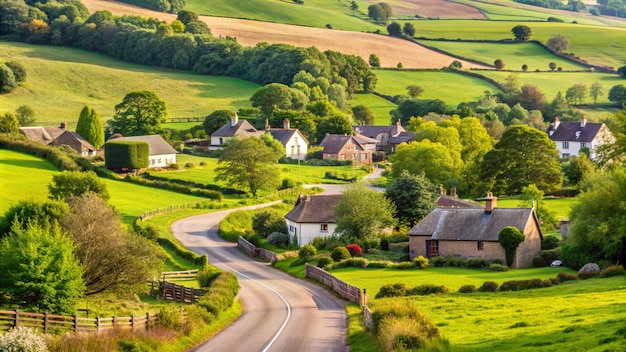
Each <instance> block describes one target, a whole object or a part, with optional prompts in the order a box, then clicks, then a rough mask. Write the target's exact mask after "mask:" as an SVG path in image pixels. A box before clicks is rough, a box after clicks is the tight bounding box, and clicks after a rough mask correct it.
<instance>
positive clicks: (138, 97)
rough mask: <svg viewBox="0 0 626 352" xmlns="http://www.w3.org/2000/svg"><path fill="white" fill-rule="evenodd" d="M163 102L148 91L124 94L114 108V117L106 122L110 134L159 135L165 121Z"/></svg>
mask: <svg viewBox="0 0 626 352" xmlns="http://www.w3.org/2000/svg"><path fill="white" fill-rule="evenodd" d="M166 117H167V110H166V108H165V102H164V101H162V100H161V99H159V97H158V96H157V95H156V94H155V93H153V92H149V91H138V92H131V93H128V94H126V96H125V97H124V100H123V101H122V102H121V103H119V104H117V105H116V106H115V115H113V118H112V119H111V120H109V121H108V124H109V132H110V134H115V133H121V134H122V135H124V136H142V135H153V134H161V133H162V132H163V128H162V127H161V124H162V123H164V122H165V121H166Z"/></svg>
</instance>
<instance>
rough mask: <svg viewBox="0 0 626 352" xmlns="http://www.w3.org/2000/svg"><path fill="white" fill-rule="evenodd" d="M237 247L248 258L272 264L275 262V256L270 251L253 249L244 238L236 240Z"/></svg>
mask: <svg viewBox="0 0 626 352" xmlns="http://www.w3.org/2000/svg"><path fill="white" fill-rule="evenodd" d="M237 247H239V248H241V250H243V251H244V252H246V253H247V254H248V255H249V256H251V257H254V258H261V259H263V260H264V261H268V262H270V263H272V264H274V263H275V262H276V254H275V253H274V252H272V251H268V250H266V249H263V248H258V247H255V246H254V245H253V244H252V243H250V242H248V241H247V240H246V239H245V238H243V237H241V236H239V239H238V240H237Z"/></svg>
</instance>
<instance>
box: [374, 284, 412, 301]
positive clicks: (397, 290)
mask: <svg viewBox="0 0 626 352" xmlns="http://www.w3.org/2000/svg"><path fill="white" fill-rule="evenodd" d="M404 296H406V285H405V284H402V283H396V284H388V285H384V286H382V287H381V288H380V291H378V293H377V294H376V296H375V297H374V298H376V299H379V298H386V297H404Z"/></svg>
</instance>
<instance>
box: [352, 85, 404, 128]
mask: <svg viewBox="0 0 626 352" xmlns="http://www.w3.org/2000/svg"><path fill="white" fill-rule="evenodd" d="M378 82H379V83H380V81H378ZM357 105H365V106H367V107H369V108H370V109H371V110H372V112H373V113H374V124H375V125H378V126H387V125H389V124H391V116H390V115H389V111H391V110H393V109H395V108H396V107H397V105H396V104H394V103H392V102H390V101H388V100H386V99H383V98H381V97H379V96H376V95H374V94H364V93H360V94H354V95H353V96H352V100H350V106H352V107H355V106H357Z"/></svg>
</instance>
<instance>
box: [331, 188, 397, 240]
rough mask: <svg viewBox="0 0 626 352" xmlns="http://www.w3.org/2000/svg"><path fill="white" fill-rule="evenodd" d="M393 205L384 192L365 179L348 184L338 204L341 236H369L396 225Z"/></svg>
mask: <svg viewBox="0 0 626 352" xmlns="http://www.w3.org/2000/svg"><path fill="white" fill-rule="evenodd" d="M394 211H395V209H394V206H393V204H392V203H391V201H390V200H389V199H388V198H387V197H385V195H384V194H382V193H380V192H376V191H374V190H372V189H371V188H369V187H367V186H366V185H365V184H363V183H356V184H352V185H349V186H348V187H347V188H346V189H345V190H344V191H343V192H341V197H340V198H339V201H338V202H337V205H336V207H335V221H336V223H337V228H336V230H335V231H336V232H337V233H338V234H340V235H342V236H347V237H355V238H357V239H367V238H371V237H374V236H375V235H377V234H378V233H379V232H380V231H381V230H382V229H384V228H387V227H391V226H394V225H395V220H394V218H393V214H394Z"/></svg>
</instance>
